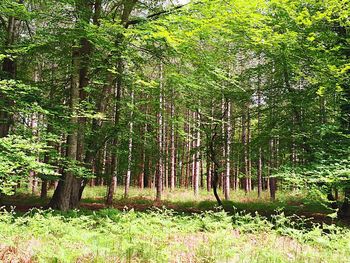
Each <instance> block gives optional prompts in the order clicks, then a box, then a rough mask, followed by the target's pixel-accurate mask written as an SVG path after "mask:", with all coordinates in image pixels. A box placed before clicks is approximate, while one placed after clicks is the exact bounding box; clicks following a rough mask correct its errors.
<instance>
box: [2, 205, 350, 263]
mask: <svg viewBox="0 0 350 263" xmlns="http://www.w3.org/2000/svg"><path fill="white" fill-rule="evenodd" d="M299 221H300V222H299V223H295V219H294V218H289V217H285V216H284V215H283V214H279V215H277V216H276V217H275V219H274V220H273V222H274V223H271V222H270V221H268V220H267V219H266V218H264V217H260V216H258V215H256V216H254V217H252V216H249V215H240V214H236V215H233V216H229V215H227V214H225V213H222V212H219V213H203V214H199V215H193V216H187V215H181V214H176V213H174V212H173V211H171V210H151V211H148V212H145V213H140V212H135V211H129V212H121V211H117V210H113V209H108V210H107V209H105V210H101V211H99V212H89V213H84V212H82V211H76V210H75V211H72V212H69V213H65V214H59V213H56V212H54V211H50V210H47V211H40V210H39V211H38V210H32V211H30V212H28V213H26V214H25V215H17V214H16V213H14V212H4V211H3V212H1V214H0V237H1V240H2V244H1V247H2V248H3V249H6V248H8V250H11V249H13V250H12V251H17V252H16V253H13V254H11V253H7V254H6V256H8V257H12V258H13V259H15V258H20V257H27V258H29V259H30V260H34V261H38V262H51V261H57V262H72V261H76V260H80V261H83V262H85V261H86V262H91V261H94V262H116V261H143V262H169V261H172V260H177V261H181V262H184V261H186V262H188V261H196V262H198V261H200V262H214V261H218V260H224V261H231V260H236V261H239V262H241V261H249V262H261V261H264V262H270V261H273V262H305V261H309V262H318V261H327V262H341V261H346V260H347V252H348V247H349V245H350V244H349V238H350V233H349V231H348V230H347V229H345V228H340V227H336V226H334V225H323V226H320V225H311V226H310V225H309V226H306V225H305V222H304V221H303V220H302V219H299ZM282 243H283V245H281V244H282ZM277 247H279V249H277V250H276V248H277ZM5 260H6V258H5Z"/></svg>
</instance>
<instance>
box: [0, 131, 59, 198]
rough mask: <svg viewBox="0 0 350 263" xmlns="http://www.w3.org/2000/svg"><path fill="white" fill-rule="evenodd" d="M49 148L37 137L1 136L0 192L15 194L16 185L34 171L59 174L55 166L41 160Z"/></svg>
mask: <svg viewBox="0 0 350 263" xmlns="http://www.w3.org/2000/svg"><path fill="white" fill-rule="evenodd" d="M48 150H49V148H48V147H47V146H46V145H45V144H43V143H41V142H40V141H38V140H37V138H31V139H25V138H23V137H20V136H15V135H12V136H9V137H4V138H0V193H3V194H6V195H8V194H13V190H14V188H13V187H14V186H16V185H17V183H18V182H19V181H21V180H23V179H26V178H27V177H28V175H29V174H30V173H31V172H32V173H37V174H44V175H57V173H56V172H55V171H54V167H52V166H51V165H49V164H46V163H43V162H41V161H40V158H42V156H43V154H44V153H45V152H47V151H48Z"/></svg>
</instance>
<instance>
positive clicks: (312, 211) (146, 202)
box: [0, 186, 350, 225]
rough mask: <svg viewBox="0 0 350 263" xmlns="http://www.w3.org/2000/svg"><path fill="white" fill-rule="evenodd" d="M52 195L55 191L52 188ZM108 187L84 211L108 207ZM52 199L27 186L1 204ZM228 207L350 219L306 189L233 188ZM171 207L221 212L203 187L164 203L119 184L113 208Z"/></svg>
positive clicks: (172, 194)
mask: <svg viewBox="0 0 350 263" xmlns="http://www.w3.org/2000/svg"><path fill="white" fill-rule="evenodd" d="M48 195H49V196H51V195H52V191H49V193H48ZM105 196H106V187H102V186H96V187H87V188H86V189H85V191H84V194H83V198H82V202H81V205H80V209H81V210H93V211H96V210H100V209H105V208H108V207H107V206H106V205H105V204H104V201H105ZM48 202H49V199H48V198H47V199H41V198H40V196H39V194H32V193H30V192H28V190H27V189H19V190H18V192H17V194H16V195H13V196H8V197H6V198H4V199H2V200H0V206H5V207H7V208H11V207H12V206H13V207H14V209H15V210H16V211H18V212H27V211H28V210H30V209H31V208H43V207H45V206H46V205H47V203H48ZM223 204H224V208H225V210H226V211H227V212H229V213H230V214H232V213H236V212H244V213H252V214H255V213H258V214H259V215H262V216H265V217H271V215H274V214H276V212H277V211H278V212H279V213H280V212H283V213H284V214H285V215H287V216H290V215H298V216H300V217H304V218H307V219H310V220H311V221H313V222H319V223H328V224H331V223H336V224H340V225H348V224H350V222H348V221H341V220H337V219H334V218H333V217H332V216H331V215H332V214H333V213H334V211H333V210H332V209H330V208H329V207H327V205H326V204H325V203H324V200H321V198H320V197H319V195H318V194H317V193H312V192H311V193H310V192H308V193H306V192H304V191H279V192H278V193H277V197H276V200H275V201H271V200H270V196H269V193H268V192H266V191H265V192H263V193H262V196H261V197H260V198H258V197H257V193H256V192H250V193H245V192H244V191H242V190H239V191H232V192H231V197H230V200H229V201H224V200H223ZM153 207H157V208H167V209H171V210H174V211H176V212H179V213H187V214H191V213H201V212H203V211H218V208H217V202H216V201H215V198H214V196H213V194H212V192H208V191H206V190H201V191H200V192H199V195H198V196H197V197H196V196H194V194H193V192H192V191H191V190H189V189H176V190H175V191H164V193H163V196H162V201H161V202H156V201H155V191H154V190H152V189H148V188H146V189H139V188H131V189H130V194H129V197H128V198H124V188H122V187H118V188H117V190H116V193H115V198H114V203H113V206H112V207H111V208H115V209H118V210H131V209H133V210H135V211H147V210H148V209H150V208H153Z"/></svg>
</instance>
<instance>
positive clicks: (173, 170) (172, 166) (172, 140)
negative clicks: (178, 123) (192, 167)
mask: <svg viewBox="0 0 350 263" xmlns="http://www.w3.org/2000/svg"><path fill="white" fill-rule="evenodd" d="M172 93H173V96H174V91H173V92H172ZM174 104H175V103H174V99H173V100H172V103H171V134H170V143H171V146H170V147H171V157H170V159H171V160H170V190H171V191H173V190H174V189H175V177H176V162H175V125H174V118H175V105H174Z"/></svg>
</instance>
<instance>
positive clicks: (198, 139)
mask: <svg viewBox="0 0 350 263" xmlns="http://www.w3.org/2000/svg"><path fill="white" fill-rule="evenodd" d="M195 120H196V123H197V125H196V128H197V129H196V130H195V133H196V139H195V142H196V152H195V155H194V156H195V160H194V161H195V163H194V166H195V172H194V174H193V176H194V180H193V189H194V194H195V196H198V193H199V176H200V146H201V133H200V116H199V114H198V113H197V114H196V119H195Z"/></svg>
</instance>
